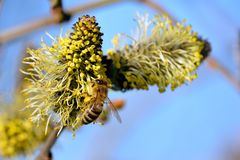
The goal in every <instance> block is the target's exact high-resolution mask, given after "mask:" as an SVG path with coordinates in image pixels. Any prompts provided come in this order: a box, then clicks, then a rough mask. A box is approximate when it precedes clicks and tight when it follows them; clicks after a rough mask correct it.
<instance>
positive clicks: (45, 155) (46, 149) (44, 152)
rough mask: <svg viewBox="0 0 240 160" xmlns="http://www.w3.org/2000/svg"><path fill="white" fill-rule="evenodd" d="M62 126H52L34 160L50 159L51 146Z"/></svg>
mask: <svg viewBox="0 0 240 160" xmlns="http://www.w3.org/2000/svg"><path fill="white" fill-rule="evenodd" d="M62 130H63V128H61V127H58V128H54V129H53V131H52V132H51V133H50V135H49V137H48V138H47V140H46V142H45V144H44V145H43V146H42V149H41V152H40V154H39V155H38V156H37V158H36V160H48V159H51V157H49V155H51V148H52V146H53V145H54V144H55V143H56V141H57V138H58V137H59V136H60V134H61V132H62Z"/></svg>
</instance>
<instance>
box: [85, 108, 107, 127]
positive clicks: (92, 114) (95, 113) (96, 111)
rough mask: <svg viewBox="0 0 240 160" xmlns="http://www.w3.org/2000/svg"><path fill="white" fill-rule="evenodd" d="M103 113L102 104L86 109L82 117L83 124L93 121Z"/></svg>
mask: <svg viewBox="0 0 240 160" xmlns="http://www.w3.org/2000/svg"><path fill="white" fill-rule="evenodd" d="M101 105H103V104H101ZM101 113H102V106H100V105H99V104H96V105H93V106H92V107H91V108H88V109H86V110H85V112H84V113H83V114H82V118H81V122H82V124H89V123H92V122H93V121H95V120H96V119H97V118H98V117H99V115H100V114H101Z"/></svg>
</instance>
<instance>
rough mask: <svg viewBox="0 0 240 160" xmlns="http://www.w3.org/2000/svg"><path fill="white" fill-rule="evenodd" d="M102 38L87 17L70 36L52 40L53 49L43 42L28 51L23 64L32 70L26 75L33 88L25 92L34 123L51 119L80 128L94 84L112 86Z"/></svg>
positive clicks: (77, 23)
mask: <svg viewBox="0 0 240 160" xmlns="http://www.w3.org/2000/svg"><path fill="white" fill-rule="evenodd" d="M102 35H103V33H101V32H100V27H99V26H98V23H97V22H96V18H95V17H94V16H93V17H90V16H88V15H86V16H82V17H81V18H79V20H78V21H77V22H76V23H75V24H74V25H73V30H72V32H71V33H70V34H68V35H66V36H65V37H61V36H60V37H57V38H52V39H53V42H52V45H51V46H48V45H47V44H45V43H44V42H42V47H41V48H39V49H36V50H29V51H28V53H29V54H30V57H27V58H25V59H24V62H23V63H26V64H29V65H30V66H31V67H29V69H28V70H26V71H23V73H25V74H26V75H28V77H29V75H30V78H28V80H29V81H30V82H31V83H32V85H31V87H28V88H26V89H25V90H24V91H25V93H26V94H27V95H28V97H29V98H28V99H27V100H26V102H27V108H32V109H34V112H33V115H32V120H33V121H39V120H40V119H41V118H42V117H44V116H47V117H52V119H53V120H54V121H55V122H57V123H59V125H60V126H61V127H63V126H66V127H68V128H69V129H71V130H75V129H77V128H78V127H79V125H78V124H79V119H80V118H79V117H80V116H81V114H82V113H83V112H84V111H85V109H86V107H87V106H84V105H83V103H84V99H85V98H87V97H88V96H89V95H88V90H89V85H90V83H91V82H92V81H93V80H96V79H102V80H104V81H108V82H109V85H111V83H110V81H109V79H108V78H107V76H106V74H105V71H106V69H105V67H104V66H103V64H102V56H103V52H102V48H101V47H102V38H101V36H102Z"/></svg>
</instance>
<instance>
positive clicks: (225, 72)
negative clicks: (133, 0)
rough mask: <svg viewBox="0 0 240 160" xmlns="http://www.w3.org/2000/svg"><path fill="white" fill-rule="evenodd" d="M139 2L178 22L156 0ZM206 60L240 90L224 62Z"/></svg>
mask: <svg viewBox="0 0 240 160" xmlns="http://www.w3.org/2000/svg"><path fill="white" fill-rule="evenodd" d="M139 2H142V3H144V4H145V5H147V6H149V7H150V8H152V9H154V10H156V11H157V12H158V13H160V14H166V15H168V17H169V18H170V19H171V20H172V21H173V22H174V23H176V22H177V19H176V18H174V16H173V15H172V14H171V13H170V12H168V11H167V10H166V9H164V8H163V7H162V6H160V5H159V4H157V3H156V2H154V1H152V0H139ZM206 61H207V62H208V64H209V65H210V66H211V67H212V68H214V69H216V70H218V71H219V72H221V73H222V74H223V75H224V76H225V77H226V78H227V79H228V80H229V81H230V82H231V83H232V84H233V85H234V86H235V87H236V88H237V90H240V81H239V80H238V79H237V78H236V77H235V76H234V75H233V74H232V73H231V72H230V71H229V70H228V69H227V68H226V67H225V66H223V65H222V64H220V63H219V62H218V61H217V60H216V59H215V58H213V57H208V58H207V59H206Z"/></svg>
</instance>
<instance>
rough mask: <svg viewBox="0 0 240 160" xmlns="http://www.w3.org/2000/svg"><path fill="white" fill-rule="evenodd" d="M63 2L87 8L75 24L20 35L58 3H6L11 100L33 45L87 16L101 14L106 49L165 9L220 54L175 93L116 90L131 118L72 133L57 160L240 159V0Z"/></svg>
mask: <svg viewBox="0 0 240 160" xmlns="http://www.w3.org/2000/svg"><path fill="white" fill-rule="evenodd" d="M99 2H107V3H106V5H103V6H99V7H92V8H91V7H90V8H91V9H89V10H87V9H88V8H87V7H83V6H87V5H89V4H92V3H99ZM148 2H151V4H150V3H148ZM152 2H154V3H152ZM62 3H63V8H64V10H66V11H67V10H71V8H76V7H78V6H82V7H83V8H82V10H79V11H76V12H77V13H76V14H74V15H73V16H72V18H71V19H70V20H69V21H67V22H64V23H61V24H51V25H46V24H44V25H43V27H41V28H38V29H37V30H34V31H33V32H28V33H27V34H24V35H22V36H18V37H17V34H16V33H15V32H14V30H11V29H12V28H13V29H16V28H18V29H19V27H18V26H22V25H23V24H26V23H31V22H32V21H33V22H37V21H41V19H43V18H44V17H50V16H52V14H54V13H53V12H51V4H50V1H49V0H42V1H37V0H35V1H33V0H21V1H18V0H0V58H1V63H0V93H1V95H4V97H5V99H6V100H7V101H11V97H12V94H13V93H14V91H15V88H16V87H17V86H18V83H17V77H18V76H19V66H20V65H21V58H22V56H23V53H24V50H25V48H26V46H28V45H29V44H31V45H33V46H34V47H39V45H40V41H41V37H42V38H43V39H44V40H45V41H47V42H49V44H50V39H49V38H48V37H47V36H46V35H45V32H48V33H49V34H51V35H52V36H53V37H55V36H57V35H59V33H60V32H61V29H62V30H63V33H66V32H67V31H68V30H70V29H71V26H72V24H73V23H75V22H76V21H77V19H78V17H81V16H82V15H85V14H89V15H91V16H93V15H94V16H96V18H97V21H98V23H99V25H100V26H101V31H102V32H103V33H104V36H103V51H104V52H105V53H106V51H107V49H109V48H111V47H112V44H111V39H112V38H113V36H114V35H115V34H117V33H127V34H129V35H131V34H133V32H134V29H135V28H136V23H135V21H134V17H135V15H136V12H140V13H142V14H144V13H148V14H149V15H150V17H153V16H154V15H156V14H160V13H159V10H156V9H157V8H158V7H159V6H161V7H162V9H165V10H166V11H168V12H169V13H170V14H171V15H172V16H173V17H174V18H176V19H177V20H179V21H181V20H183V19H186V20H187V24H191V25H192V27H193V30H194V31H197V32H198V33H199V35H201V36H202V37H203V38H206V39H208V40H209V42H210V43H211V45H212V53H211V57H210V59H209V60H207V61H205V62H204V63H203V64H202V65H201V66H200V67H199V69H198V71H197V73H198V78H197V79H196V80H194V81H193V82H192V83H191V84H188V85H183V86H181V87H179V88H177V89H176V90H175V91H174V92H172V91H171V90H170V89H168V90H167V91H166V92H165V93H163V94H160V93H159V92H158V90H157V87H151V88H150V89H149V91H136V90H133V91H128V92H125V93H122V92H114V91H111V92H110V93H109V98H110V99H112V100H114V99H118V98H122V99H124V100H125V101H126V105H125V106H124V108H123V109H122V110H121V111H120V115H121V118H122V121H123V123H122V124H119V123H118V122H117V121H116V120H115V119H114V118H111V120H110V121H109V122H107V124H106V125H104V126H100V125H87V126H84V127H82V128H81V129H80V130H79V131H78V132H77V133H76V136H75V137H74V138H73V137H72V133H70V132H69V131H67V130H65V131H64V132H63V134H62V135H61V136H60V137H59V139H58V141H57V143H56V145H55V146H54V147H53V150H52V152H53V157H54V159H56V160H66V159H71V160H82V159H84V160H96V159H98V160H135V159H138V160H145V159H151V160H160V159H161V160H240V116H239V114H240V96H239V95H240V94H239V88H240V87H239V86H237V85H239V84H237V83H238V82H237V80H239V77H240V76H239V75H240V66H239V64H240V62H239V61H240V58H239V57H240V14H239V7H240V1H238V0H211V1H209V0H154V1H146V0H145V1H137V0H133V1H131V0H129V1H116V0H115V1H110V0H108V1H106V0H105V1H103V0H102V1H100V0H99V1H96V0H89V1H79V0H71V1H67V0H63V1H62ZM99 4H100V3H99ZM149 4H150V5H149ZM151 6H152V7H151ZM84 8H85V9H84ZM29 30H30V29H29ZM9 32H12V33H14V34H13V38H11V39H7V38H6V35H8V36H9V34H8V33H9ZM4 36H5V37H4ZM8 38H9V37H8ZM213 58H214V59H213ZM220 64H221V65H220Z"/></svg>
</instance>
